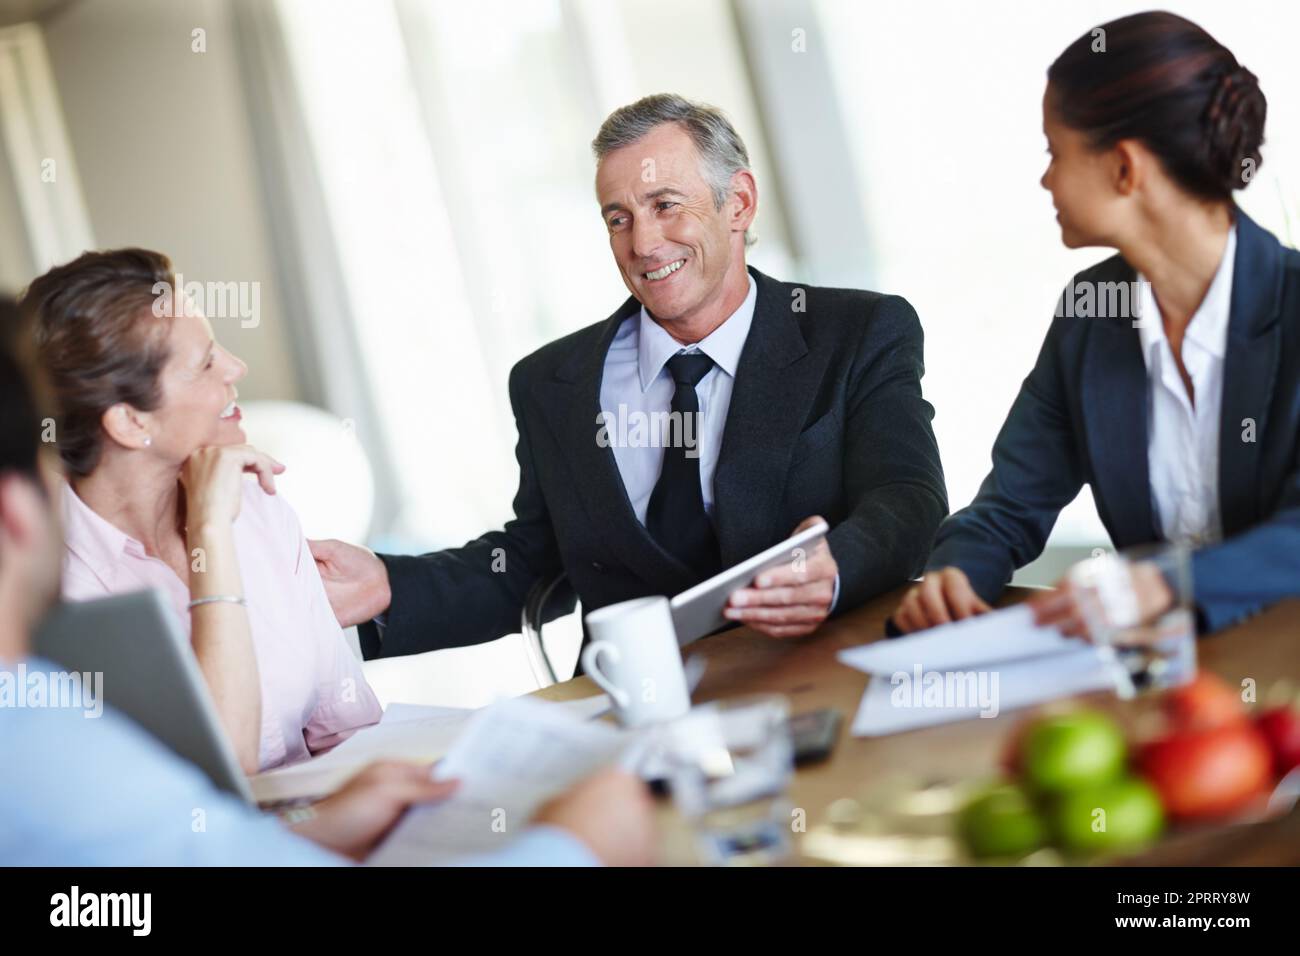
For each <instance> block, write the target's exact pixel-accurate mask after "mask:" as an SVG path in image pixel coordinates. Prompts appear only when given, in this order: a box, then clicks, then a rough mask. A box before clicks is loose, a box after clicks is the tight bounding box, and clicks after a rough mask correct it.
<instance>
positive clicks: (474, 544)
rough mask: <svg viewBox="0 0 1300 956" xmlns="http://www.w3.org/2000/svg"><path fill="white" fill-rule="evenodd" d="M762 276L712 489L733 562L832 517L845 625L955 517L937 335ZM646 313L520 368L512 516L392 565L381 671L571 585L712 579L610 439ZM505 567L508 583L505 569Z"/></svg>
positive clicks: (581, 590) (631, 592)
mask: <svg viewBox="0 0 1300 956" xmlns="http://www.w3.org/2000/svg"><path fill="white" fill-rule="evenodd" d="M750 272H751V274H752V275H753V276H754V280H755V283H756V285H757V303H756V305H755V309H754V320H753V324H752V325H751V327H750V332H749V337H748V339H747V340H746V342H745V346H744V350H743V352H742V353H741V357H740V363H739V365H738V367H737V370H736V381H735V386H734V389H733V392H732V396H731V405H730V408H729V410H728V414H727V421H726V426H725V429H724V434H723V442H722V448H721V450H720V455H719V459H718V464H717V469H716V473H715V475H714V487H713V493H714V524H715V527H716V529H717V534H718V541H719V545H720V547H721V554H722V563H723V566H724V567H726V566H730V565H732V564H734V563H736V562H738V561H741V560H743V559H745V558H748V557H750V556H751V555H753V554H755V553H756V552H758V551H761V550H763V549H764V548H767V547H770V546H771V545H773V544H776V543H777V542H779V541H781V540H782V539H784V538H785V537H787V536H788V535H789V534H790V532H791V531H792V530H793V529H794V527H795V525H796V524H798V523H799V522H800V521H801V520H803V519H804V518H806V517H808V516H809V515H813V514H821V515H824V516H825V517H826V519H827V521H828V522H829V523H830V525H831V528H832V530H831V532H830V535H829V539H828V540H829V544H830V547H831V553H832V554H833V555H834V556H835V560H836V561H837V562H838V564H839V569H840V597H839V604H838V605H837V606H836V611H837V613H838V612H840V611H843V610H846V609H848V608H851V607H853V606H855V605H857V604H859V603H861V602H862V601H863V600H865V599H866V598H868V597H871V596H872V595H875V594H878V593H880V592H881V591H885V590H888V589H889V588H892V587H896V586H897V585H899V584H901V583H903V582H904V581H906V580H908V579H909V578H911V577H913V576H915V575H916V574H917V573H918V572H919V571H920V569H921V566H922V564H923V563H924V561H925V557H926V555H927V554H929V550H930V545H931V544H932V542H933V540H934V532H935V530H936V529H937V528H938V526H939V522H940V521H941V520H942V519H943V516H944V515H945V514H947V510H948V505H947V496H946V491H945V488H944V482H943V469H942V466H941V464H940V462H939V451H938V448H937V446H936V444H935V440H934V434H933V432H932V430H931V428H930V421H931V419H932V418H933V416H934V410H933V409H932V408H931V407H930V405H929V403H927V402H926V401H925V399H924V398H922V397H921V376H922V374H923V371H924V369H923V365H922V334H921V325H920V323H919V321H918V320H917V317H916V313H915V311H914V310H913V309H912V307H911V306H910V305H908V303H907V302H906V301H905V300H904V299H901V298H898V297H897V296H884V295H880V294H878V293H875V292H862V291H857V290H851V289H825V288H816V287H813V286H795V285H790V284H787V283H784V282H778V281H776V280H774V279H770V278H768V277H767V276H765V275H762V274H761V273H759V272H758V271H757V270H753V269H751V270H750ZM796 290H799V294H798V295H796ZM801 305H802V306H803V309H802V310H800V311H797V309H798V308H799V307H800V306H801ZM640 307H641V306H640V303H638V302H637V301H636V299H634V298H629V299H628V300H627V302H625V303H624V304H623V306H622V307H621V308H620V309H619V310H618V311H617V312H615V313H614V314H613V315H611V316H610V317H609V318H607V319H606V320H604V321H603V322H600V323H597V324H596V325H592V326H589V327H587V328H585V329H582V330H581V331H578V332H574V333H573V334H571V335H568V336H565V337H564V338H562V339H559V340H558V341H555V342H552V343H550V344H549V345H546V346H543V347H542V348H540V349H538V350H537V351H536V352H534V353H533V354H532V355H529V356H528V357H527V358H525V359H523V360H522V361H521V362H519V363H518V364H517V365H516V366H515V367H514V369H513V370H512V371H511V373H510V401H511V405H512V407H513V409H514V414H515V422H516V424H517V426H518V429H519V441H518V444H517V446H516V450H515V454H516V457H517V458H518V460H519V490H518V493H517V494H516V496H515V501H514V510H515V517H514V519H513V520H511V521H510V522H508V523H507V524H506V526H505V529H504V530H502V531H493V532H489V533H488V534H485V535H483V536H482V537H481V538H478V539H476V540H474V541H471V542H469V543H468V544H466V545H465V546H464V547H461V548H456V549H453V550H447V551H439V552H435V553H433V554H426V555H421V556H418V557H416V556H405V557H402V556H394V555H384V556H381V557H382V560H383V561H384V563H385V565H387V567H388V576H389V581H390V584H391V587H392V593H393V600H392V604H391V606H390V608H389V611H388V613H387V618H386V623H385V626H384V630H383V639H382V642H381V641H379V640H378V638H377V636H376V635H375V634H374V633H373V632H372V630H370V629H367V630H366V631H365V632H363V634H362V647H363V651H364V652H365V654H366V656H367V657H376V656H384V657H391V656H396V655H401V654H415V653H419V652H421V651H428V650H434V649H436V648H442V647H456V646H462V645H466V644H475V643H479V642H481V641H488V640H492V639H494V638H497V637H501V636H502V635H505V634H512V633H517V632H518V631H519V619H520V611H521V607H522V605H523V602H524V600H525V597H526V595H527V593H528V591H529V589H530V587H531V586H532V585H533V584H534V583H535V582H536V581H538V580H541V579H548V578H550V577H553V576H554V575H556V574H558V573H559V572H560V571H563V572H564V573H565V574H566V575H567V578H568V581H569V582H570V584H571V585H572V587H573V589H574V590H576V592H577V594H578V596H580V597H581V599H582V603H583V605H584V608H585V609H586V610H592V609H594V608H597V607H601V606H602V605H606V604H612V603H614V602H616V601H624V600H628V599H630V598H634V597H642V596H645V595H650V594H666V595H672V594H676V593H678V592H679V591H682V590H684V589H686V588H688V587H690V586H691V585H693V584H696V583H698V580H697V578H696V577H695V576H694V575H693V574H692V573H691V571H690V570H688V569H687V568H686V567H685V566H684V565H683V564H681V563H680V562H679V561H678V560H677V559H676V558H674V557H673V556H672V555H670V554H669V553H668V552H667V551H665V550H664V549H663V548H662V547H660V546H659V544H658V543H656V542H655V540H654V539H653V538H652V537H651V536H650V535H649V534H648V533H647V532H646V530H645V528H644V526H643V525H642V524H641V523H640V522H638V521H637V519H636V515H635V514H634V512H633V510H632V506H631V504H630V502H629V501H628V497H627V494H626V492H625V490H624V487H623V482H622V478H621V477H620V475H619V472H618V466H617V465H616V463H615V460H614V454H613V451H612V450H611V449H610V448H608V447H601V446H600V445H599V444H597V441H596V433H597V428H598V424H599V423H598V418H597V413H598V411H599V410H600V409H599V401H600V382H601V376H602V373H603V370H604V362H605V354H606V352H607V351H608V349H609V344H610V342H611V340H612V339H613V337H614V333H615V331H616V330H617V329H618V327H619V325H620V324H621V323H622V322H623V320H624V319H625V318H627V317H629V316H631V315H635V314H636V313H637V311H638V310H639V309H640ZM496 549H500V551H497V550H496ZM494 556H500V557H503V558H504V570H499V571H494V570H493V566H494ZM496 566H497V567H498V568H500V567H501V562H499V561H498V562H497V564H496ZM557 613H558V612H557Z"/></svg>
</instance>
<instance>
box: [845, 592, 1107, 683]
mask: <svg viewBox="0 0 1300 956" xmlns="http://www.w3.org/2000/svg"><path fill="white" fill-rule="evenodd" d="M1082 646H1084V644H1083V642H1082V641H1080V640H1078V639H1077V638H1073V637H1066V636H1065V635H1063V634H1062V633H1061V632H1060V631H1058V630H1057V629H1056V628H1054V627H1039V626H1038V625H1036V624H1035V623H1034V614H1033V611H1032V610H1030V609H1029V608H1027V607H1025V606H1024V605H1023V604H1018V605H1016V606H1015V607H1010V608H1007V609H1006V610H1004V611H991V612H989V613H987V614H980V615H978V616H976V617H971V618H967V619H966V620H964V621H958V622H956V623H955V624H940V625H939V626H938V627H932V628H930V629H929V630H926V631H922V632H920V633H919V634H913V635H909V636H907V637H899V638H894V639H893V640H883V641H875V642H874V643H871V644H866V645H863V646H862V647H850V648H848V649H847V650H843V651H840V653H839V659H840V661H841V662H842V663H844V664H848V665H849V666H850V667H855V668H857V669H858V670H860V671H866V672H867V673H868V674H886V675H888V674H893V673H895V672H896V671H910V670H911V669H912V668H913V667H915V666H916V665H918V664H919V665H920V666H921V667H923V668H925V669H926V670H956V669H959V668H969V667H980V666H982V665H986V664H993V663H1000V662H1002V661H1012V660H1020V659H1022V658H1029V657H1042V656H1043V655H1045V654H1059V653H1061V652H1063V651H1072V650H1077V649H1078V648H1079V647H1082Z"/></svg>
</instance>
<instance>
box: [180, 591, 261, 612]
mask: <svg viewBox="0 0 1300 956" xmlns="http://www.w3.org/2000/svg"><path fill="white" fill-rule="evenodd" d="M219 602H220V603H224V604H239V605H242V606H243V607H248V602H247V601H245V600H244V599H243V598H242V597H240V596H239V595H238V594H214V595H212V596H211V597H201V598H195V599H194V600H193V601H191V602H190V604H189V607H190V610H193V609H194V608H196V607H198V606H199V605H200V604H217V603H219Z"/></svg>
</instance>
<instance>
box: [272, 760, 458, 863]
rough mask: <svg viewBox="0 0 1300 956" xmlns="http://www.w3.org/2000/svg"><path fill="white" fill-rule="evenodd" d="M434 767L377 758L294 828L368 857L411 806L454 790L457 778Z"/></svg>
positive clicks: (357, 857)
mask: <svg viewBox="0 0 1300 956" xmlns="http://www.w3.org/2000/svg"><path fill="white" fill-rule="evenodd" d="M431 769H432V768H431V766H430V765H429V764H410V763H402V762H400V761H381V762H378V763H373V764H371V765H370V766H369V767H367V768H366V769H365V770H363V771H361V772H360V773H359V774H357V775H356V776H355V777H353V778H352V779H351V780H349V781H348V782H347V783H346V784H345V785H344V787H343V789H341V790H339V791H338V792H337V793H335V794H332V795H331V796H328V797H326V798H325V799H324V800H322V801H321V802H320V803H317V804H316V805H315V806H314V807H313V808H312V809H314V810H315V811H316V815H315V817H313V818H312V819H310V820H304V821H303V822H302V823H299V824H296V825H294V826H293V830H294V832H295V833H298V834H300V835H302V836H305V837H307V838H308V839H309V840H312V841H313V842H315V843H319V844H320V845H321V846H323V847H325V848H326V849H329V850H333V851H334V852H335V853H341V854H342V855H343V856H347V857H351V858H352V859H354V860H357V861H361V860H364V859H365V858H366V857H367V856H369V855H370V851H371V850H373V849H374V848H375V847H376V846H377V845H378V844H379V841H380V840H382V839H383V838H384V837H385V836H386V835H387V834H388V831H389V830H391V829H392V828H393V825H394V824H396V823H397V821H398V820H399V819H400V818H401V816H402V814H403V813H405V812H406V809H407V808H408V807H410V806H412V805H414V804H417V803H429V802H432V801H434V800H445V799H446V798H447V797H449V796H451V794H452V793H453V792H454V791H455V789H456V786H457V781H455V780H434V779H433V778H432V777H431V776H430V771H431Z"/></svg>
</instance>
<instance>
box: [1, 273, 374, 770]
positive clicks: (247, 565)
mask: <svg viewBox="0 0 1300 956" xmlns="http://www.w3.org/2000/svg"><path fill="white" fill-rule="evenodd" d="M180 291H181V290H177V289H176V288H175V279H174V277H173V275H172V269H171V263H170V262H169V261H168V260H167V257H166V256H163V255H161V254H159V253H156V252H149V251H146V250H142V249H122V250H117V251H113V252H88V253H85V254H84V255H82V256H80V257H79V258H77V259H75V260H74V261H72V262H70V263H68V264H67V265H64V266H59V267H58V268H55V269H52V270H50V271H49V272H47V273H46V274H45V275H43V276H41V277H40V278H38V279H36V280H35V281H34V282H33V283H32V284H31V286H30V288H29V289H28V291H27V295H26V300H25V301H26V305H27V306H28V308H30V309H31V310H32V312H33V313H34V314H35V315H36V317H37V323H38V328H37V336H38V342H39V345H40V349H41V357H42V359H43V360H44V363H45V365H46V367H47V368H48V369H49V373H50V377H51V379H52V381H53V384H54V388H55V391H56V393H57V398H58V400H59V403H60V406H61V418H60V420H59V422H58V423H57V432H56V435H55V438H56V440H57V444H58V448H59V454H60V456H61V457H62V459H63V463H64V466H65V469H66V471H67V478H68V484H67V485H66V486H65V488H64V490H63V499H64V500H63V503H62V504H63V520H64V531H65V539H66V542H67V548H66V551H65V555H64V572H63V592H64V597H66V598H68V599H70V600H86V599H90V598H96V597H103V596H106V595H109V594H117V593H122V592H126V591H136V590H140V589H142V588H157V589H159V590H161V591H162V592H163V593H164V594H166V595H167V597H168V598H169V599H170V601H171V603H172V605H173V606H174V607H175V608H176V613H177V616H178V617H179V618H180V621H181V623H182V625H183V626H184V627H185V629H186V630H187V632H188V633H189V635H190V641H191V643H192V645H193V648H194V654H195V657H196V658H197V660H198V663H199V667H200V669H201V670H202V672H203V675H204V678H205V679H206V681H207V684H208V688H209V690H210V691H211V693H212V697H213V701H214V703H215V705H216V709H217V712H218V714H219V715H220V717H221V720H222V723H223V725H224V726H225V728H226V731H227V732H228V733H229V735H230V738H231V741H232V743H233V744H234V748H235V752H236V753H237V754H238V756H239V760H240V763H241V764H242V766H243V767H244V769H245V770H246V771H247V772H249V773H252V772H256V771H257V770H259V769H260V770H265V769H268V768H270V767H275V766H278V765H280V764H284V763H290V762H293V761H296V760H301V759H303V758H305V757H308V756H310V755H311V754H312V753H315V752H318V751H321V750H324V749H327V748H328V747H330V746H333V745H334V744H336V743H338V742H339V741H340V740H342V739H343V738H344V737H346V736H347V735H348V734H349V733H350V732H352V731H354V730H356V729H357V728H358V727H362V726H365V725H367V724H372V723H375V722H376V721H377V720H378V719H379V717H380V714H381V708H380V706H379V702H378V700H377V699H376V698H375V695H374V693H373V691H371V689H370V687H369V685H368V684H367V683H366V681H365V678H364V676H362V673H361V666H360V662H359V661H357V659H356V658H355V657H354V656H353V654H352V653H351V650H350V649H349V648H348V646H347V643H346V642H345V640H344V638H343V632H342V631H341V630H340V629H339V626H338V623H337V621H336V620H335V618H334V615H333V613H332V612H331V610H330V606H329V602H328V601H327V600H326V598H325V591H324V589H323V587H322V586H321V581H320V576H319V574H318V573H317V571H316V564H315V562H314V561H313V560H312V556H311V552H310V551H309V550H308V548H307V542H306V539H305V538H304V537H303V533H302V529H301V527H300V526H299V524H298V519H297V516H296V515H295V514H294V512H293V509H292V508H290V507H289V505H287V504H286V503H285V502H284V501H283V500H282V499H280V498H279V497H277V496H276V494H275V478H274V476H275V475H276V474H278V473H279V472H281V471H283V470H284V467H283V466H282V465H280V464H279V463H278V462H275V461H274V460H273V459H271V458H270V457H269V456H267V455H265V454H263V453H262V452H260V451H258V450H257V449H255V448H253V447H251V446H250V445H248V444H246V443H245V437H244V432H243V429H242V428H241V427H240V425H239V422H240V412H239V406H238V405H236V404H235V398H236V394H237V393H236V390H235V383H236V382H237V381H239V379H241V378H242V377H243V376H244V374H245V372H246V371H247V369H246V367H245V365H244V363H243V362H241V361H240V360H239V359H238V358H236V357H235V356H233V355H231V354H230V353H229V352H227V351H226V350H225V349H223V348H222V347H221V346H220V345H218V344H217V343H216V341H215V339H214V338H213V335H212V327H211V326H210V325H209V323H208V320H207V319H206V318H205V317H204V316H203V315H202V314H201V313H200V312H199V311H198V310H197V309H195V308H193V307H192V306H190V305H189V304H188V303H187V302H186V301H185V299H184V296H183V295H177V294H174V293H179V292H180ZM246 474H251V475H253V476H255V477H256V481H251V480H247V479H246V478H245V475H246Z"/></svg>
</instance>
